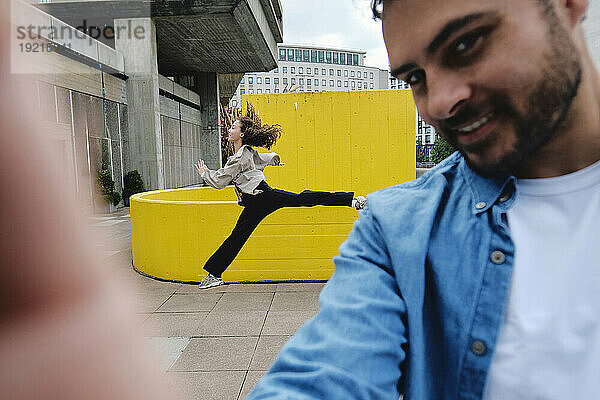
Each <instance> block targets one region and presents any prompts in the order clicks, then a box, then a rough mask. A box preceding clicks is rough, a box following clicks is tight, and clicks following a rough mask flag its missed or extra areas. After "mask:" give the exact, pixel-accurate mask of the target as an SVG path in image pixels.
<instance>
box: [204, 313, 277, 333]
mask: <svg viewBox="0 0 600 400" xmlns="http://www.w3.org/2000/svg"><path fill="white" fill-rule="evenodd" d="M266 315H267V312H266V311H229V310H213V311H211V312H210V313H209V314H208V316H207V317H206V318H205V319H204V321H202V325H201V326H200V330H199V336H258V335H259V334H260V331H261V329H262V327H263V324H264V323H265V317H266Z"/></svg>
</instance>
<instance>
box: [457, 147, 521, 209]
mask: <svg viewBox="0 0 600 400" xmlns="http://www.w3.org/2000/svg"><path fill="white" fill-rule="evenodd" d="M459 157H460V163H459V170H460V171H461V173H462V175H463V176H464V178H465V181H466V182H467V185H468V186H469V189H470V190H471V196H472V204H471V210H472V212H473V214H480V213H482V212H485V211H487V210H488V209H489V208H490V207H492V205H494V203H496V201H498V200H499V199H501V201H507V199H509V198H512V197H514V195H515V177H514V176H509V177H507V178H484V177H483V176H481V175H479V174H477V173H476V172H475V171H473V170H472V169H471V168H470V167H469V166H468V165H467V162H466V161H465V159H464V157H462V156H460V155H459Z"/></svg>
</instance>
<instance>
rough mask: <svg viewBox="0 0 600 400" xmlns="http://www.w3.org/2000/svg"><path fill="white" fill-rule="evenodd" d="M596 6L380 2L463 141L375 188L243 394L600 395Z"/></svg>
mask: <svg viewBox="0 0 600 400" xmlns="http://www.w3.org/2000/svg"><path fill="white" fill-rule="evenodd" d="M587 5H588V1H587V0H374V2H373V9H374V11H375V14H376V15H377V16H378V17H379V18H381V19H382V21H383V33H384V39H385V42H386V46H387V49H388V55H389V59H390V66H391V68H392V73H393V74H394V75H395V76H397V77H398V78H399V79H402V80H405V81H407V82H409V83H410V84H411V88H412V90H413V95H414V98H415V102H416V104H417V107H418V109H419V113H420V114H421V115H422V117H423V118H424V119H425V120H427V121H428V122H429V123H430V124H432V125H434V126H435V127H436V128H437V129H438V131H439V132H440V133H441V134H442V135H443V136H444V137H445V138H447V139H448V140H449V141H450V142H451V143H452V144H453V145H454V146H455V147H456V148H457V149H458V150H459V151H458V152H457V153H455V154H454V155H452V156H451V157H449V158H448V159H447V160H445V161H444V162H442V163H441V164H440V165H438V166H437V167H436V168H434V169H433V170H432V171H430V172H429V173H427V174H425V175H424V176H423V177H421V178H420V179H418V180H416V181H413V182H409V183H405V184H402V185H398V186H395V187H391V188H387V189H384V190H381V191H379V192H376V193H373V194H372V195H370V196H369V197H368V199H369V202H368V205H367V208H366V209H365V210H364V211H363V212H362V213H361V216H360V218H359V220H358V221H357V222H356V224H355V226H354V229H353V231H352V232H351V233H350V236H349V237H348V240H347V241H346V242H345V243H344V244H343V245H342V246H341V247H340V255H339V256H338V257H336V258H335V259H334V260H335V264H336V270H335V273H334V275H333V277H332V278H331V280H330V281H329V282H328V284H327V285H326V287H325V288H324V289H323V292H322V293H321V311H320V312H319V314H318V315H317V316H316V317H315V318H313V319H312V320H310V321H309V322H307V323H306V324H305V325H304V326H303V327H302V328H301V329H300V330H299V331H298V332H297V334H296V335H295V336H294V337H293V338H292V339H291V340H290V341H289V342H288V343H287V344H286V345H285V347H284V348H283V350H282V352H281V353H280V355H279V357H278V358H277V360H276V361H275V363H274V364H273V365H272V367H271V369H270V371H269V372H268V373H267V375H266V376H265V377H264V378H263V379H262V380H261V382H260V383H259V384H258V385H257V387H256V388H255V390H254V391H253V392H252V394H251V395H250V397H249V399H253V400H255V399H288V398H289V399H391V400H396V399H397V398H398V396H399V395H400V394H404V396H405V399H435V400H437V399H486V400H495V399H565V398H571V399H578V400H579V399H596V398H598V393H600V380H599V379H598V371H599V370H600V258H598V257H596V256H594V254H593V250H594V248H595V246H594V245H595V242H596V241H597V240H598V237H600V223H599V222H600V76H599V74H598V72H597V71H596V69H595V67H594V64H593V62H592V60H591V58H590V55H589V53H588V51H587V48H586V43H585V40H584V35H583V31H582V28H581V25H580V21H581V20H582V18H583V16H584V14H585V11H586V8H587Z"/></svg>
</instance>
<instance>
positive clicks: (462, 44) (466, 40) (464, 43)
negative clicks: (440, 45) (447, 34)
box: [453, 31, 483, 53]
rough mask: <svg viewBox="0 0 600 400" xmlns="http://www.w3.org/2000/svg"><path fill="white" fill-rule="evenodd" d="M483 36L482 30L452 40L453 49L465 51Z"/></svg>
mask: <svg viewBox="0 0 600 400" xmlns="http://www.w3.org/2000/svg"><path fill="white" fill-rule="evenodd" d="M482 38H483V32H481V31H478V32H473V33H469V34H468V35H465V36H463V37H461V38H460V39H458V40H457V41H456V42H454V45H453V49H454V51H455V52H457V53H466V52H467V51H469V50H470V49H472V48H473V47H474V46H475V45H476V44H477V43H478V42H479V41H480V40H481V39H482Z"/></svg>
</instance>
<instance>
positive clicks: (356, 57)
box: [352, 54, 358, 65]
mask: <svg viewBox="0 0 600 400" xmlns="http://www.w3.org/2000/svg"><path fill="white" fill-rule="evenodd" d="M352 65H358V54H354V55H353V56H352Z"/></svg>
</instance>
